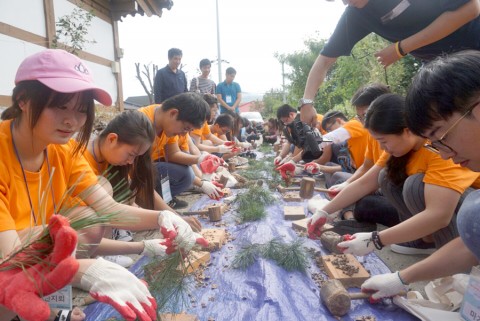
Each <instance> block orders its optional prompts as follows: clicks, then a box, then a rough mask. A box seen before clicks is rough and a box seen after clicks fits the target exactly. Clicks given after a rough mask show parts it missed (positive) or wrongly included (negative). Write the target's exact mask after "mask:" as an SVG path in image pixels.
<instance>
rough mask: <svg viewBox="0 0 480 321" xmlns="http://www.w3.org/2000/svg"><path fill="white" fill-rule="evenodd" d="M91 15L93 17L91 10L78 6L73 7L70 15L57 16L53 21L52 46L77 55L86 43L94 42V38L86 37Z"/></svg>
mask: <svg viewBox="0 0 480 321" xmlns="http://www.w3.org/2000/svg"><path fill="white" fill-rule="evenodd" d="M93 17H95V15H94V14H93V12H91V11H86V10H84V9H82V8H81V7H79V8H75V9H73V11H72V13H71V14H70V15H64V16H62V17H60V18H58V21H57V22H56V23H55V25H56V26H57V34H56V36H55V38H54V39H53V42H52V47H53V48H61V49H64V50H66V51H68V52H70V53H72V54H74V55H78V53H79V52H80V51H82V50H83V48H85V45H86V44H94V43H96V41H95V40H90V39H88V38H87V35H88V29H89V28H90V26H91V24H92V19H93ZM60 41H62V42H60Z"/></svg>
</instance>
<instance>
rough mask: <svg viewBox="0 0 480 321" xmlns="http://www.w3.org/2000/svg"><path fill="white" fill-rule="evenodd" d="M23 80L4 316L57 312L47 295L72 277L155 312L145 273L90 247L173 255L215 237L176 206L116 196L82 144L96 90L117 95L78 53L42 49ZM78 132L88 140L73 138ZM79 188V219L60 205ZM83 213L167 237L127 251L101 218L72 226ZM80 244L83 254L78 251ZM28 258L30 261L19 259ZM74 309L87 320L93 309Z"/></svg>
mask: <svg viewBox="0 0 480 321" xmlns="http://www.w3.org/2000/svg"><path fill="white" fill-rule="evenodd" d="M15 84H16V87H15V88H14V90H13V94H12V101H13V104H12V106H11V107H9V108H8V109H7V110H5V111H4V112H3V114H2V119H3V120H4V121H2V122H1V123H0V154H1V155H2V157H1V159H0V253H1V255H2V257H3V258H4V259H3V260H2V261H0V316H1V317H0V320H2V321H3V320H10V319H11V318H13V317H14V316H15V314H16V315H18V316H19V317H21V318H23V319H25V320H32V321H36V320H39V321H40V320H53V319H54V318H55V316H54V315H51V312H50V309H49V307H48V305H47V304H46V303H45V302H44V301H43V300H42V299H41V297H42V296H45V295H48V294H50V293H52V292H54V291H56V290H58V289H61V288H63V287H64V286H65V285H67V284H72V285H73V286H76V287H79V288H81V289H83V290H85V291H88V292H90V294H91V295H92V296H93V297H94V298H95V299H97V300H98V301H101V302H105V303H108V304H111V305H113V306H114V307H115V308H116V309H117V311H118V312H119V313H120V314H121V315H122V316H123V317H124V318H125V319H126V320H135V319H136V318H138V319H140V320H143V321H149V320H155V319H156V302H155V299H154V298H153V297H152V295H151V294H150V292H149V290H148V288H147V286H146V285H145V284H144V283H142V282H140V281H139V280H138V279H137V278H136V277H135V276H134V275H133V274H132V273H130V272H129V271H128V270H126V269H124V268H122V267H120V266H119V265H116V264H114V263H111V262H108V261H106V260H103V259H101V258H99V259H96V260H95V259H90V257H94V256H95V255H108V254H130V253H137V254H148V253H147V252H149V253H153V254H154V255H165V254H169V253H171V252H173V251H175V250H176V247H177V245H178V246H179V247H182V248H183V249H185V250H187V251H188V250H189V249H191V248H192V247H193V245H195V244H196V243H201V244H203V245H206V241H205V240H204V239H203V238H201V237H200V236H199V235H198V234H196V233H193V231H192V230H191V228H190V226H189V225H188V224H187V223H186V222H185V221H183V220H182V219H181V218H179V217H178V216H177V215H175V214H173V213H172V212H169V211H160V213H159V212H158V211H150V210H145V209H141V208H135V207H131V206H128V205H123V204H119V203H116V202H115V201H114V200H113V199H112V198H111V196H109V195H108V194H107V193H106V192H105V190H104V189H102V188H101V187H100V186H99V185H98V184H97V177H96V175H95V174H94V173H93V171H92V170H91V168H90V167H89V165H88V163H87V162H86V160H85V159H84V158H83V157H82V156H81V151H82V150H83V149H84V148H85V146H86V144H87V143H88V141H89V138H90V133H91V130H92V125H93V120H94V117H95V109H94V99H95V100H97V101H99V102H100V103H102V104H104V105H107V106H109V105H111V104H112V100H111V97H110V95H109V94H108V93H107V92H106V91H104V90H103V89H100V88H99V87H97V86H96V85H95V84H94V83H93V79H92V74H91V72H90V70H89V69H88V67H87V66H86V65H85V64H84V63H83V62H82V61H81V60H80V59H79V58H78V57H76V56H74V55H72V54H69V53H67V52H65V51H63V50H55V49H49V50H44V51H41V52H39V53H36V54H34V55H32V56H30V57H27V58H26V59H25V60H24V61H23V62H22V63H21V64H20V67H19V69H18V71H17V75H16V78H15ZM76 133H78V136H77V140H78V142H79V143H78V144H76V143H73V141H72V140H71V138H72V136H73V135H74V134H76ZM65 193H70V196H71V197H68V198H67V199H64V198H63V196H64V195H65ZM74 197H75V198H76V199H81V200H82V201H83V204H85V205H87V206H77V207H75V208H73V209H72V210H70V211H68V216H69V219H66V218H65V217H64V216H61V215H56V213H60V212H62V211H64V210H65V208H66V207H67V208H68V204H69V203H70V204H72V202H71V201H70V200H71V199H73V198H74ZM77 205H78V203H77ZM61 209H62V210H61ZM107 212H108V213H118V214H116V215H115V216H114V220H115V221H114V222H113V221H112V222H110V221H109V218H108V217H107V216H106V215H105V216H103V218H102V215H104V214H106V213H107ZM79 216H81V217H84V218H85V217H86V216H88V217H90V218H91V219H92V220H93V221H97V222H100V221H103V222H104V223H105V222H108V223H111V226H113V227H118V228H125V227H127V226H128V228H129V229H132V230H146V229H154V228H159V229H160V230H161V231H162V233H163V235H164V237H165V240H148V241H145V242H137V243H138V244H134V245H133V247H135V248H130V249H129V251H126V250H125V248H123V249H119V248H117V247H115V246H114V244H112V243H111V242H115V241H112V240H109V241H108V242H107V243H104V241H103V240H102V237H103V227H102V226H101V225H94V226H90V227H88V228H84V229H83V230H81V232H80V233H78V236H77V235H76V234H75V233H72V231H73V230H72V229H71V228H70V226H69V220H70V222H72V224H74V222H76V219H75V218H76V217H77V218H78V217H79ZM132 217H134V218H135V219H134V222H132ZM127 218H128V219H127ZM110 219H111V217H110ZM77 222H78V220H77ZM46 223H48V224H49V225H48V226H47V227H45V224H46ZM42 225H43V228H42ZM45 231H46V232H45ZM32 233H33V234H32ZM38 233H43V234H40V236H38ZM33 235H36V236H35V237H33ZM45 235H46V236H47V238H48V239H50V240H51V241H50V243H51V245H49V247H47V248H45V247H44V246H43V244H44V243H42V240H44V239H45V237H44V236H45ZM77 237H78V241H79V242H80V243H83V244H87V246H86V251H81V250H80V249H79V250H78V251H75V245H76V243H77ZM25 240H26V241H25ZM32 240H33V241H32ZM22 241H23V242H24V243H22ZM151 241H153V242H151ZM32 242H33V245H32V244H31V243H32ZM50 243H49V244H50ZM118 243H121V244H127V243H125V242H118ZM26 246H27V247H28V249H31V250H32V249H33V252H34V253H37V254H38V253H40V252H41V255H40V256H39V257H40V258H41V260H38V257H36V260H33V261H32V260H27V259H28V258H29V256H28V254H29V253H31V251H26V250H25V247H26ZM124 246H132V245H128V244H127V245H124ZM82 249H83V248H82ZM109 251H110V252H113V253H108V252H109ZM115 251H119V252H120V253H115ZM75 252H76V258H77V259H78V260H76V259H75V258H72V257H71V256H72V254H73V253H75ZM26 258H27V259H26ZM19 261H20V262H22V265H21V266H20V265H19V264H16V263H15V262H17V263H18V262H19ZM60 267H61V268H60ZM58 318H59V319H60V317H58ZM72 318H75V320H82V319H83V318H84V315H83V314H81V313H80V314H78V313H77V314H75V315H74V316H72Z"/></svg>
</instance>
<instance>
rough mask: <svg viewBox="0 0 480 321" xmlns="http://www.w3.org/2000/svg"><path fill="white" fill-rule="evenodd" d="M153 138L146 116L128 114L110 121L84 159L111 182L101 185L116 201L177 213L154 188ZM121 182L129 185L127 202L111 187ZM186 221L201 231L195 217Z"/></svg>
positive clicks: (86, 152)
mask: <svg viewBox="0 0 480 321" xmlns="http://www.w3.org/2000/svg"><path fill="white" fill-rule="evenodd" d="M154 139H155V133H154V131H153V126H152V123H151V122H150V120H149V119H148V118H147V116H145V115H144V114H143V113H138V112H136V111H125V112H123V113H120V114H118V115H117V116H115V117H114V118H113V119H112V120H110V121H109V122H108V124H107V126H106V127H105V128H104V129H103V130H102V131H101V132H100V134H99V135H98V136H97V137H95V138H94V139H91V140H90V141H89V142H88V145H87V148H86V149H85V151H84V153H83V156H84V157H85V159H86V160H87V161H88V163H89V164H90V167H91V168H92V170H93V171H94V173H95V174H96V175H98V176H101V175H103V176H105V177H106V178H107V179H108V181H107V182H103V183H102V186H104V188H107V191H109V193H110V194H111V195H113V197H114V198H117V196H118V197H121V198H123V199H124V201H135V203H136V204H137V205H139V206H141V207H143V208H146V209H154V210H158V211H163V210H168V211H171V212H175V211H174V210H173V209H172V208H171V207H170V206H168V204H167V203H166V202H165V201H164V200H163V198H162V197H161V196H160V195H159V194H158V193H157V192H156V191H155V189H154V180H153V178H154V173H153V166H152V161H151V147H152V143H153V141H154ZM122 181H123V182H128V187H129V189H130V195H128V199H125V195H124V194H125V190H124V189H123V188H122V189H119V188H116V189H113V187H112V186H118V185H119V184H121V183H122ZM119 201H120V200H119ZM183 219H184V220H185V221H186V222H187V223H188V224H189V225H190V226H191V227H192V229H193V230H194V231H196V232H198V231H200V230H201V229H202V225H201V223H200V221H199V220H198V219H196V218H195V217H183Z"/></svg>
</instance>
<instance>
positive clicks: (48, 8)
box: [43, 0, 57, 48]
mask: <svg viewBox="0 0 480 321" xmlns="http://www.w3.org/2000/svg"><path fill="white" fill-rule="evenodd" d="M43 8H44V11H45V29H46V30H47V48H52V43H53V40H54V39H55V37H56V35H57V31H56V29H55V8H54V5H53V0H43Z"/></svg>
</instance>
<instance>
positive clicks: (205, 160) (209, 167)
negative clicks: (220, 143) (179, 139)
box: [198, 153, 225, 174]
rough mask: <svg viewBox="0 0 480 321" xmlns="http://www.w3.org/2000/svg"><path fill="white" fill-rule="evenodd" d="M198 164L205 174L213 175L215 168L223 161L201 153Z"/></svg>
mask: <svg viewBox="0 0 480 321" xmlns="http://www.w3.org/2000/svg"><path fill="white" fill-rule="evenodd" d="M198 162H199V163H198V164H199V165H198V166H199V167H200V169H201V170H202V172H203V173H205V174H212V173H215V171H216V170H217V168H218V167H219V166H221V165H223V164H224V163H225V161H224V160H223V159H221V158H220V157H218V156H215V155H212V154H208V155H205V154H203V153H202V154H201V155H200V157H199V158H198Z"/></svg>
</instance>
